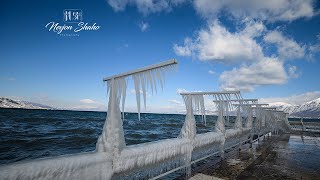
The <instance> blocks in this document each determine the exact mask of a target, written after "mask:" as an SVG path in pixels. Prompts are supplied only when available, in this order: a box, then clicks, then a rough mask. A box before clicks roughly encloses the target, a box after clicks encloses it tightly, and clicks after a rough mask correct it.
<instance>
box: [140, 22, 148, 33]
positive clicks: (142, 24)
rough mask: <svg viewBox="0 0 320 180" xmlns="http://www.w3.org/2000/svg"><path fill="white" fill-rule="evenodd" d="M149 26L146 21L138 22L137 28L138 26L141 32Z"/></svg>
mask: <svg viewBox="0 0 320 180" xmlns="http://www.w3.org/2000/svg"><path fill="white" fill-rule="evenodd" d="M149 27H150V26H149V24H148V23H147V22H141V23H140V24H139V28H140V30H141V32H145V31H147V30H148V29H149Z"/></svg>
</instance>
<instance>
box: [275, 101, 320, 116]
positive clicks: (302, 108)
mask: <svg viewBox="0 0 320 180" xmlns="http://www.w3.org/2000/svg"><path fill="white" fill-rule="evenodd" d="M269 105H270V106H271V107H276V108H277V110H280V111H284V112H287V113H289V114H290V116H298V117H320V98H318V99H315V100H312V101H309V102H306V103H304V104H302V105H291V104H288V103H284V102H276V103H269Z"/></svg>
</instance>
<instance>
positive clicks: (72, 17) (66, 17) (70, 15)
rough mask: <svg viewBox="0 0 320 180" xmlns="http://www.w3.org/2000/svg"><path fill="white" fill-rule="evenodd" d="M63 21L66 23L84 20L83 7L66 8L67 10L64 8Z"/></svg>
mask: <svg viewBox="0 0 320 180" xmlns="http://www.w3.org/2000/svg"><path fill="white" fill-rule="evenodd" d="M63 21H64V22H66V23H79V22H82V10H81V9H65V10H63Z"/></svg>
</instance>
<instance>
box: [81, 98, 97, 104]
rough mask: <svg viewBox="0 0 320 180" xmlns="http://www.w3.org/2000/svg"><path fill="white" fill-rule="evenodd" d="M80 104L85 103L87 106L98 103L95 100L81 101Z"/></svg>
mask: <svg viewBox="0 0 320 180" xmlns="http://www.w3.org/2000/svg"><path fill="white" fill-rule="evenodd" d="M80 102H82V103H85V104H93V103H96V102H95V101H94V100H91V99H81V100H80Z"/></svg>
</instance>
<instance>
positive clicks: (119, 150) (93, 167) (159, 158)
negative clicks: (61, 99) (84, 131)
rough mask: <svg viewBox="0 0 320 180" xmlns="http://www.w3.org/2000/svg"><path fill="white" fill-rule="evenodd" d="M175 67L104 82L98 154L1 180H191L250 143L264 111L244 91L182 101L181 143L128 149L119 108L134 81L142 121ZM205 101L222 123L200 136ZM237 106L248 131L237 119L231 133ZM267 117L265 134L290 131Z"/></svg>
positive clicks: (42, 164) (0, 171)
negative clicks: (180, 172)
mask: <svg viewBox="0 0 320 180" xmlns="http://www.w3.org/2000/svg"><path fill="white" fill-rule="evenodd" d="M176 64H177V61H176V60H170V61H166V62H163V63H160V64H156V65H152V66H148V67H145V68H141V69H137V70H133V71H129V72H127V73H122V74H119V75H115V76H111V77H107V78H104V81H106V82H107V92H108V95H109V101H108V113H107V118H106V122H105V124H104V127H103V131H102V134H101V136H100V137H99V139H98V141H97V145H96V151H94V152H90V153H82V154H75V155H67V156H60V157H56V158H47V159H40V160H34V161H29V162H21V163H14V164H11V165H7V166H2V167H0V179H111V178H112V177H117V176H119V177H121V174H125V175H126V174H130V173H131V172H134V171H139V170H147V171H148V173H147V174H146V175H145V176H143V175H142V176H138V177H136V178H138V179H139V178H150V177H154V176H155V175H159V174H161V173H162V174H161V175H159V176H156V177H155V178H157V177H160V176H163V175H164V174H167V173H170V172H173V171H175V170H177V169H181V168H186V169H187V172H188V173H187V174H188V175H190V164H192V163H194V162H198V161H200V160H202V159H204V158H207V157H210V156H212V155H214V154H218V153H220V154H221V155H223V153H224V150H225V149H226V148H229V147H231V146H234V145H237V144H241V143H242V142H245V141H248V140H249V139H250V137H252V134H251V130H252V128H253V126H252V121H253V118H252V117H253V107H257V106H259V105H258V104H257V102H256V101H255V100H247V101H246V100H244V99H243V98H242V96H241V94H240V91H222V92H186V93H181V95H182V97H183V99H184V102H185V104H186V109H187V114H186V119H185V122H184V125H183V127H182V129H181V132H180V135H179V136H178V137H177V138H172V139H165V140H160V141H156V142H150V143H143V144H137V145H131V146H126V144H125V140H124V133H123V126H122V123H123V120H124V116H123V115H122V118H121V110H120V107H121V109H122V112H124V106H125V99H126V90H127V85H128V81H129V79H130V78H132V79H133V82H134V87H135V90H136V100H137V109H138V114H139V119H140V92H142V96H143V101H144V107H145V108H146V92H147V89H148V88H149V89H151V91H152V92H156V91H157V89H158V88H159V87H161V88H162V87H163V84H164V76H165V74H166V73H167V72H168V71H171V70H172V69H173V68H174V67H175V65H176ZM204 96H210V97H212V98H213V100H214V101H215V102H216V106H217V108H218V120H217V122H216V123H215V128H214V130H213V131H212V132H208V133H204V134H197V132H196V123H195V118H194V113H199V114H200V115H201V116H202V119H203V122H204V123H205V124H206V121H207V120H206V115H205V112H206V110H205V104H204ZM234 103H235V104H239V106H241V108H243V109H244V112H246V109H248V111H247V117H248V118H247V120H246V121H247V122H246V124H245V126H243V123H242V121H243V119H242V118H237V120H236V123H235V126H234V127H233V128H232V129H227V130H226V129H225V117H227V118H228V117H229V112H230V111H231V110H234V109H235V105H234ZM262 113H265V114H264V116H265V124H266V126H261V128H260V130H264V129H265V128H266V127H269V129H272V130H273V131H274V132H276V133H278V132H279V131H281V132H285V131H287V130H288V128H289V126H288V122H287V117H286V116H285V114H284V113H283V112H277V111H274V110H270V109H265V110H263V112H262ZM240 116H241V115H240ZM240 116H239V117H240ZM261 117H262V116H261ZM262 124H264V123H263V122H262ZM259 127H260V126H259ZM264 127H265V128H264ZM138 174H140V173H138ZM122 177H125V176H122Z"/></svg>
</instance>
